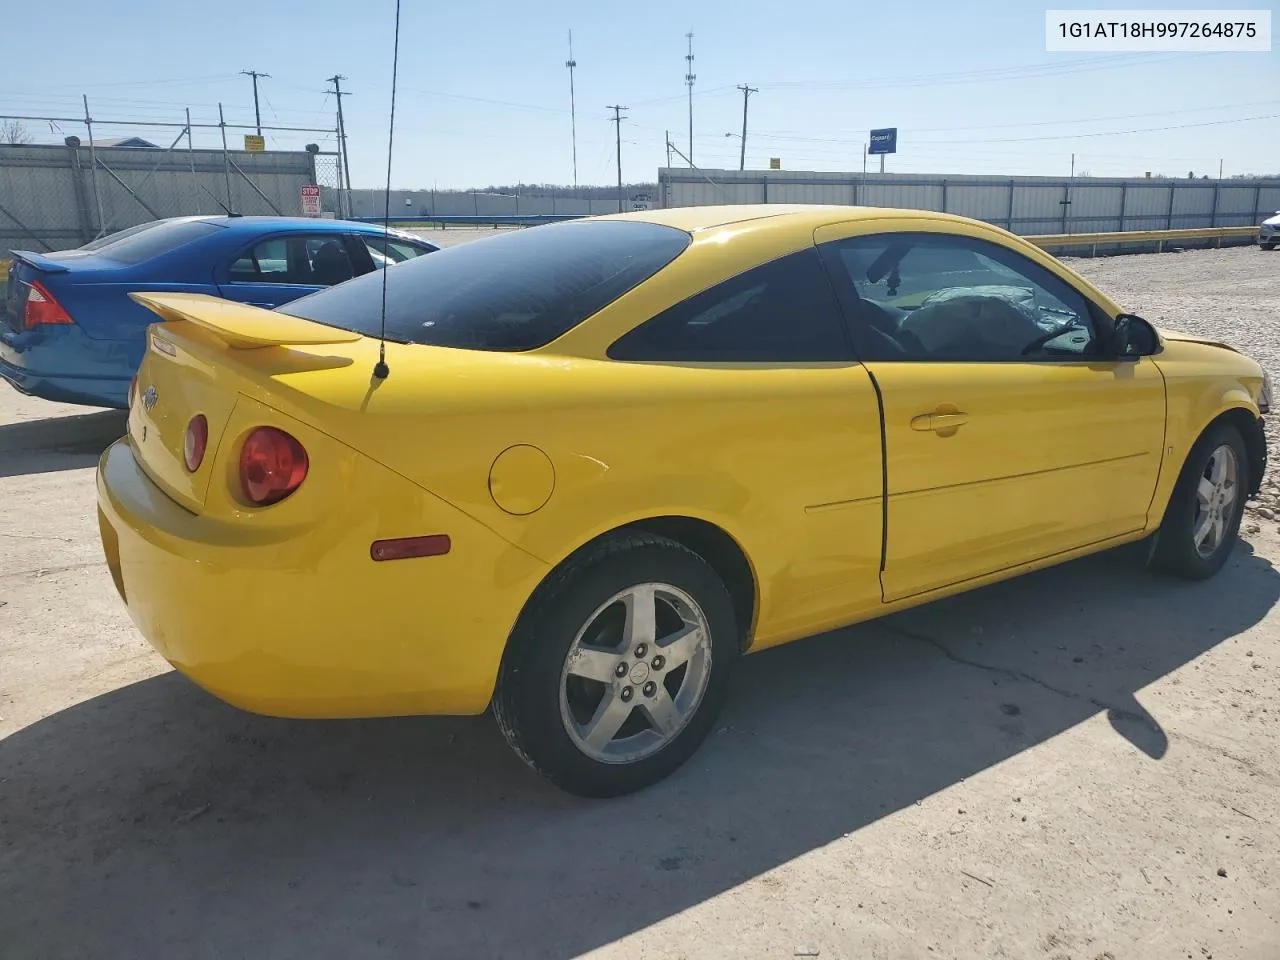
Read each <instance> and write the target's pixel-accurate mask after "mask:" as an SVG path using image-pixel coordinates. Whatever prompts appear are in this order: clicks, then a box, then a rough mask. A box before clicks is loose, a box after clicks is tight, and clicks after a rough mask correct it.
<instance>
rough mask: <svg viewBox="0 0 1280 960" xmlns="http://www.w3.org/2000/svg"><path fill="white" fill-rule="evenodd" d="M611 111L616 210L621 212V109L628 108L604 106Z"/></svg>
mask: <svg viewBox="0 0 1280 960" xmlns="http://www.w3.org/2000/svg"><path fill="white" fill-rule="evenodd" d="M605 109H606V110H612V111H613V133H614V140H615V145H616V149H617V154H618V212H619V213H621V212H622V120H623V116H622V111H623V110H626V109H628V108H627V107H623V106H620V105H617V104H615V105H613V106H610V107H605Z"/></svg>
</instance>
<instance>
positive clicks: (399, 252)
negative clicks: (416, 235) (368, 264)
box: [360, 234, 430, 267]
mask: <svg viewBox="0 0 1280 960" xmlns="http://www.w3.org/2000/svg"><path fill="white" fill-rule="evenodd" d="M360 239H361V240H362V241H363V242H364V245H365V246H366V247H367V248H368V249H369V256H371V257H373V265H374V266H375V267H388V266H390V265H391V264H393V263H404V261H406V260H412V259H413V258H414V257H420V256H422V255H423V254H424V253H429V252H430V251H429V250H427V248H426V247H419V246H415V245H414V244H412V243H405V242H404V241H403V240H384V239H383V238H382V237H375V236H372V235H369V234H361V236H360Z"/></svg>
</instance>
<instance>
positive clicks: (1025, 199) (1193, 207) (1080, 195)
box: [658, 167, 1280, 234]
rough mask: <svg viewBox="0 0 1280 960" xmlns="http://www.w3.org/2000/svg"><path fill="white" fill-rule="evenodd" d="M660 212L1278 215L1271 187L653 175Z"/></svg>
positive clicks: (1249, 220)
mask: <svg viewBox="0 0 1280 960" xmlns="http://www.w3.org/2000/svg"><path fill="white" fill-rule="evenodd" d="M658 200H659V202H660V203H661V204H662V205H663V206H667V207H690V206H699V205H703V204H720V203H827V204H854V205H860V206H868V207H906V208H910V209H916V210H938V211H942V212H945V213H955V214H959V215H961V216H965V217H973V218H974V219H976V220H986V221H988V222H990V223H994V224H997V225H999V226H1002V227H1005V228H1007V229H1010V230H1012V231H1014V232H1015V233H1021V234H1046V233H1091V232H1097V231H1110V230H1176V229H1190V228H1194V227H1243V226H1252V225H1254V224H1256V223H1259V222H1260V221H1261V220H1264V219H1266V218H1267V217H1269V216H1271V215H1273V214H1274V213H1275V212H1276V210H1278V209H1280V180H1257V181H1253V180H1155V179H1147V178H1143V179H1140V180H1136V179H1135V180H1125V179H1112V178H1101V177H1080V178H1077V179H1074V180H1062V179H1057V178H1053V177H987V176H946V177H940V176H930V175H922V174H908V173H898V174H889V173H886V174H880V173H876V174H868V175H867V176H865V177H863V176H862V175H861V174H857V173H815V172H808V171H800V170H745V171H742V170H689V169H684V168H679V167H675V168H663V169H661V170H659V171H658Z"/></svg>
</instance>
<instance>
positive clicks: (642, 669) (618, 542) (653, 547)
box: [493, 533, 740, 797]
mask: <svg viewBox="0 0 1280 960" xmlns="http://www.w3.org/2000/svg"><path fill="white" fill-rule="evenodd" d="M739 648H740V643H739V637H738V631H737V626H736V624H735V620H734V613H733V604H732V602H731V600H730V597H729V593H728V591H727V590H726V589H725V586H724V583H723V582H722V581H721V580H720V578H719V576H717V574H716V572H715V571H714V570H713V569H712V568H711V566H710V565H709V564H707V562H706V561H705V560H703V559H702V558H701V557H700V556H698V555H697V554H695V553H693V552H692V551H690V550H688V549H686V548H685V547H683V546H682V545H680V544H678V543H676V542H674V541H672V540H668V539H666V538H664V537H657V536H653V535H650V534H639V533H637V534H622V535H616V536H613V537H609V538H607V539H605V540H602V541H600V542H599V543H597V544H594V545H592V546H591V547H589V548H587V549H586V550H585V551H584V552H583V554H582V555H581V556H579V557H577V558H574V559H573V560H572V561H570V562H569V563H568V564H567V565H566V567H565V569H564V570H562V571H560V573H559V574H557V575H556V577H555V579H554V580H553V581H551V582H549V583H548V584H546V585H544V587H543V588H542V589H541V590H540V592H539V595H538V596H536V597H535V599H534V600H533V601H532V602H531V604H530V607H529V609H528V610H527V611H526V613H525V615H524V616H522V617H521V621H520V624H519V625H518V626H517V628H516V630H515V631H514V632H513V634H512V637H511V641H510V644H509V647H508V651H507V655H506V657H505V659H504V661H503V667H502V671H501V674H500V676H499V679H498V689H497V691H496V692H495V694H494V700H493V712H494V716H495V717H496V718H497V721H498V725H499V727H500V728H501V729H502V732H503V734H504V735H505V736H506V738H507V741H508V743H510V744H511V746H512V748H513V749H514V750H515V751H516V753H517V754H519V755H520V756H521V757H522V758H523V759H524V760H525V761H526V762H527V763H528V764H529V765H530V766H532V767H533V768H534V769H535V770H538V771H539V772H540V773H542V774H543V775H544V776H546V777H547V778H549V779H550V780H552V781H553V782H554V783H556V784H557V785H558V786H560V787H561V788H563V789H564V790H567V791H568V792H570V793H575V794H578V795H580V796H589V797H609V796H617V795H620V794H624V793H630V792H632V791H635V790H639V789H642V788H643V787H646V786H649V785H650V784H653V783H655V782H657V781H658V780H661V779H662V778H663V777H665V776H667V775H668V774H670V773H671V772H672V771H673V770H675V769H676V768H677V767H678V766H679V765H680V764H682V763H683V762H684V761H685V760H686V759H688V757H689V756H690V755H691V754H692V753H693V752H694V750H696V749H697V747H698V745H699V744H700V743H701V742H702V740H703V738H705V737H706V735H707V733H708V732H709V731H710V729H711V725H712V723H713V722H714V721H715V717H716V714H717V713H718V712H719V710H720V707H721V705H722V704H723V702H724V698H725V696H726V694H727V692H728V684H729V676H730V673H731V671H732V668H733V664H734V661H735V660H736V659H737V657H738V654H739Z"/></svg>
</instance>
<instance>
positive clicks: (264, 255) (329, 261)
mask: <svg viewBox="0 0 1280 960" xmlns="http://www.w3.org/2000/svg"><path fill="white" fill-rule="evenodd" d="M352 276H354V271H353V270H352V267H351V259H350V257H348V256H347V250H346V247H345V245H344V244H343V242H342V237H341V236H340V235H339V234H336V233H335V234H324V235H320V236H302V237H272V238H271V239H270V240H263V241H262V242H261V243H258V244H255V245H254V246H253V247H251V248H250V249H249V250H247V251H245V252H244V253H242V254H241V255H240V256H239V257H237V258H236V259H235V261H234V262H233V263H232V264H231V269H230V277H231V279H232V281H238V282H240V283H294V284H301V285H304V286H332V285H333V284H335V283H341V282H342V281H343V280H350V279H351V278H352Z"/></svg>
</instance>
